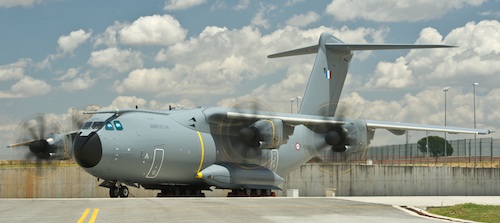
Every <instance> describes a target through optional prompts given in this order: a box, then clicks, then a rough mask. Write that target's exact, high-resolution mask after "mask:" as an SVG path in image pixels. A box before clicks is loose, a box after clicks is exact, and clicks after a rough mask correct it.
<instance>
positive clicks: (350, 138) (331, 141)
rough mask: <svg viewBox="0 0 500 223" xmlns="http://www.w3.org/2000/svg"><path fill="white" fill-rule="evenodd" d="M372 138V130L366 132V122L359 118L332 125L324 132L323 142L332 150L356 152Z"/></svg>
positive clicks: (364, 146)
mask: <svg viewBox="0 0 500 223" xmlns="http://www.w3.org/2000/svg"><path fill="white" fill-rule="evenodd" d="M372 138H373V132H368V130H367V128H366V124H365V123H364V122H362V121H359V120H358V121H354V120H353V122H350V123H347V124H344V125H341V126H335V127H332V128H331V129H330V130H329V131H328V132H327V133H326V134H325V142H326V144H328V145H331V146H332V151H333V152H350V153H351V152H352V153H354V152H357V151H359V150H360V149H364V148H366V147H367V146H368V145H369V143H370V140H371V139H372Z"/></svg>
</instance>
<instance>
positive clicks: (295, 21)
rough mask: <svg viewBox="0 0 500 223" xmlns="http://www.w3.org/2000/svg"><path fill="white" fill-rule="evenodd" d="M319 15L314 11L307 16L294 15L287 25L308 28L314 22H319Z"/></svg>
mask: <svg viewBox="0 0 500 223" xmlns="http://www.w3.org/2000/svg"><path fill="white" fill-rule="evenodd" d="M318 19H319V15H318V13H315V12H313V11H310V12H308V13H305V14H299V15H294V16H292V17H291V18H289V19H288V20H287V21H286V22H285V24H287V25H291V26H299V27H304V26H307V25H309V24H311V23H313V22H316V21H318Z"/></svg>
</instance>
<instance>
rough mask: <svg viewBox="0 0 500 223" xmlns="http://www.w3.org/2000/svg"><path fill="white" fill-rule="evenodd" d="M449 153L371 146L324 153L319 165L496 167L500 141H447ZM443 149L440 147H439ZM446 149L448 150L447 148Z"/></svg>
mask: <svg viewBox="0 0 500 223" xmlns="http://www.w3.org/2000/svg"><path fill="white" fill-rule="evenodd" d="M448 142H449V143H450V145H451V149H453V153H452V154H451V155H449V156H439V157H430V156H429V155H428V153H427V152H422V151H420V149H418V145H417V143H411V144H399V145H387V146H374V147H369V148H368V149H366V150H365V151H362V152H358V153H354V154H350V155H347V154H345V153H333V152H329V151H325V152H324V154H323V156H322V157H321V158H322V160H323V162H351V163H352V162H354V163H365V164H384V165H422V166H425V165H428V166H436V165H437V166H460V167H484V168H498V167H500V139H492V138H477V139H460V140H448ZM443 147H444V145H443ZM447 149H450V148H447Z"/></svg>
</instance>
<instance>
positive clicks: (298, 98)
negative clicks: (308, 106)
mask: <svg viewBox="0 0 500 223" xmlns="http://www.w3.org/2000/svg"><path fill="white" fill-rule="evenodd" d="M295 98H296V99H297V114H298V113H299V100H300V99H302V97H300V96H297V97H295Z"/></svg>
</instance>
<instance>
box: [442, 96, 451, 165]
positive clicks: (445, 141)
mask: <svg viewBox="0 0 500 223" xmlns="http://www.w3.org/2000/svg"><path fill="white" fill-rule="evenodd" d="M448 90H450V87H445V88H443V91H444V126H446V93H448ZM447 144H448V141H447V140H446V132H444V158H445V159H444V165H445V166H446V156H447V153H446V152H447V151H446V149H447V148H446V147H447V146H448V145H447Z"/></svg>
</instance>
